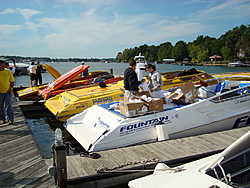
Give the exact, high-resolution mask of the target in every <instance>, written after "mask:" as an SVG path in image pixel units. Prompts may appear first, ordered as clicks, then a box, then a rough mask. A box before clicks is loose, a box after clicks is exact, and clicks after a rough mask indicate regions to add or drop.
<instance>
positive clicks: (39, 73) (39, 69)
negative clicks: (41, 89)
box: [36, 61, 43, 85]
mask: <svg viewBox="0 0 250 188" xmlns="http://www.w3.org/2000/svg"><path fill="white" fill-rule="evenodd" d="M36 66H37V67H36V83H37V84H38V83H39V85H40V84H42V83H43V78H42V70H43V66H42V65H41V64H40V63H39V61H38V62H37V63H36Z"/></svg>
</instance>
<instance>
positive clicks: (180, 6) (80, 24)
mask: <svg viewBox="0 0 250 188" xmlns="http://www.w3.org/2000/svg"><path fill="white" fill-rule="evenodd" d="M0 5H1V6H0V55H17V56H32V57H35V56H36V57H51V58H70V57H83V58H107V57H116V55H117V53H118V52H122V51H123V50H124V49H126V48H134V47H135V46H137V47H138V46H140V45H143V44H147V45H159V44H161V43H163V42H171V43H172V44H173V45H174V44H175V43H176V42H178V41H180V40H183V41H185V42H192V41H193V40H195V39H196V38H197V36H199V35H204V36H206V35H208V36H211V37H216V38H218V37H220V36H221V35H222V34H224V33H225V32H226V31H228V30H231V29H233V28H234V27H236V26H240V25H242V24H243V25H248V24H250V0H0Z"/></svg>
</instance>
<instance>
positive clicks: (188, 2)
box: [183, 0, 208, 4]
mask: <svg viewBox="0 0 250 188" xmlns="http://www.w3.org/2000/svg"><path fill="white" fill-rule="evenodd" d="M183 3H184V4H192V3H208V1H205V0H190V1H183Z"/></svg>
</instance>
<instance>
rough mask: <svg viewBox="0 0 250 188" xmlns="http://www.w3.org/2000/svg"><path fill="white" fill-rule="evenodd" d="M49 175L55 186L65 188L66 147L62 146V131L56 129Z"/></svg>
mask: <svg viewBox="0 0 250 188" xmlns="http://www.w3.org/2000/svg"><path fill="white" fill-rule="evenodd" d="M50 172H52V173H50V174H51V175H53V176H54V177H55V184H56V185H57V186H59V187H61V188H67V161H66V146H65V145H64V144H63V140H62V131H61V129H59V128H57V129H56V131H55V144H54V146H53V167H50Z"/></svg>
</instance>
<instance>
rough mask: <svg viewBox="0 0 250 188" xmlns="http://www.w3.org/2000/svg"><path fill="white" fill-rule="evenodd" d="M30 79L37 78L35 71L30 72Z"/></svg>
mask: <svg viewBox="0 0 250 188" xmlns="http://www.w3.org/2000/svg"><path fill="white" fill-rule="evenodd" d="M30 80H32V81H33V80H36V75H35V74H34V73H31V74H30Z"/></svg>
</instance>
